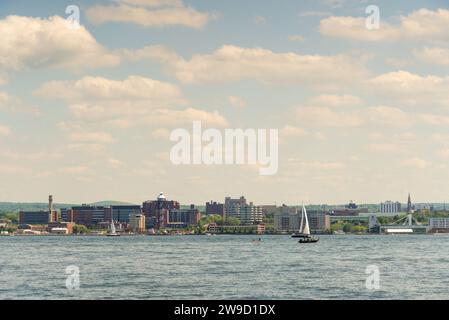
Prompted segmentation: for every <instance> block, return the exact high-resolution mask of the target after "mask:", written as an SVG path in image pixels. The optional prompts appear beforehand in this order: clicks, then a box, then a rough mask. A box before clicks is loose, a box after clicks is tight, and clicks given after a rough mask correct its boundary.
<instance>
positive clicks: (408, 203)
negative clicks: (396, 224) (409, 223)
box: [407, 192, 412, 213]
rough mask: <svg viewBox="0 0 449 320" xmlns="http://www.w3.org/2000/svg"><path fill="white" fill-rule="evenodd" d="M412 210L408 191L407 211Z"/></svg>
mask: <svg viewBox="0 0 449 320" xmlns="http://www.w3.org/2000/svg"><path fill="white" fill-rule="evenodd" d="M411 212H412V200H411V198H410V192H409V193H408V201H407V213H411Z"/></svg>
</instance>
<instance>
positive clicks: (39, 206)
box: [0, 200, 130, 212]
mask: <svg viewBox="0 0 449 320" xmlns="http://www.w3.org/2000/svg"><path fill="white" fill-rule="evenodd" d="M128 204H130V203H128V202H122V201H109V200H108V201H99V202H94V203H90V205H94V206H104V207H106V206H111V205H114V206H117V205H128ZM79 205H80V204H76V203H54V204H53V208H54V209H56V210H58V209H62V208H71V207H73V206H79ZM39 210H48V203H46V202H0V212H19V211H39Z"/></svg>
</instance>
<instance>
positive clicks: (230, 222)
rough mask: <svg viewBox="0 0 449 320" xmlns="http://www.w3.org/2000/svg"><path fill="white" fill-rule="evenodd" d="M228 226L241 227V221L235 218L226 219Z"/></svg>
mask: <svg viewBox="0 0 449 320" xmlns="http://www.w3.org/2000/svg"><path fill="white" fill-rule="evenodd" d="M226 225H228V226H239V225H240V220H239V219H238V218H235V217H226Z"/></svg>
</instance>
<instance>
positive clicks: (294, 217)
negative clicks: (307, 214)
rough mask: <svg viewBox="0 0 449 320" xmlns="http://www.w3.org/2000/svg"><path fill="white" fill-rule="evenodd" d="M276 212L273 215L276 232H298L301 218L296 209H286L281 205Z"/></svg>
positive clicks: (286, 207)
mask: <svg viewBox="0 0 449 320" xmlns="http://www.w3.org/2000/svg"><path fill="white" fill-rule="evenodd" d="M277 211H278V212H276V213H275V215H274V228H275V229H276V230H278V231H288V232H295V231H298V230H299V225H300V219H301V217H300V215H299V214H298V209H297V208H296V207H288V206H286V205H285V204H283V205H282V207H280V208H278V210H277Z"/></svg>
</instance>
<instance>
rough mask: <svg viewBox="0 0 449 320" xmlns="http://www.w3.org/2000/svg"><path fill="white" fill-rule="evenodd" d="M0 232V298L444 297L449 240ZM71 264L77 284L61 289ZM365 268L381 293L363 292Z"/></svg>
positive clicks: (447, 284) (446, 295)
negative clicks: (375, 275) (376, 277)
mask: <svg viewBox="0 0 449 320" xmlns="http://www.w3.org/2000/svg"><path fill="white" fill-rule="evenodd" d="M254 239H257V237H256V236H213V237H207V236H174V237H150V236H136V237H93V236H86V237H84V236H73V237H64V236H62V237H61V236H48V237H44V236H42V237H41V236H37V237H36V236H14V237H0V284H1V285H0V299H112V298H114V299H447V298H449V248H448V244H449V236H446V235H444V236H432V235H421V236H418V235H417V236H321V240H320V241H319V242H318V243H316V244H298V242H297V240H296V239H293V238H290V237H289V236H263V237H262V240H263V242H261V243H255V242H253V240H254ZM72 265H74V266H78V267H79V270H80V289H79V290H68V289H67V288H66V277H67V274H66V273H65V271H66V267H67V266H72ZM368 265H377V266H378V268H379V270H380V289H379V290H368V289H367V288H366V285H365V282H366V278H367V277H368V275H367V274H366V273H365V270H366V267H367V266H368Z"/></svg>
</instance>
